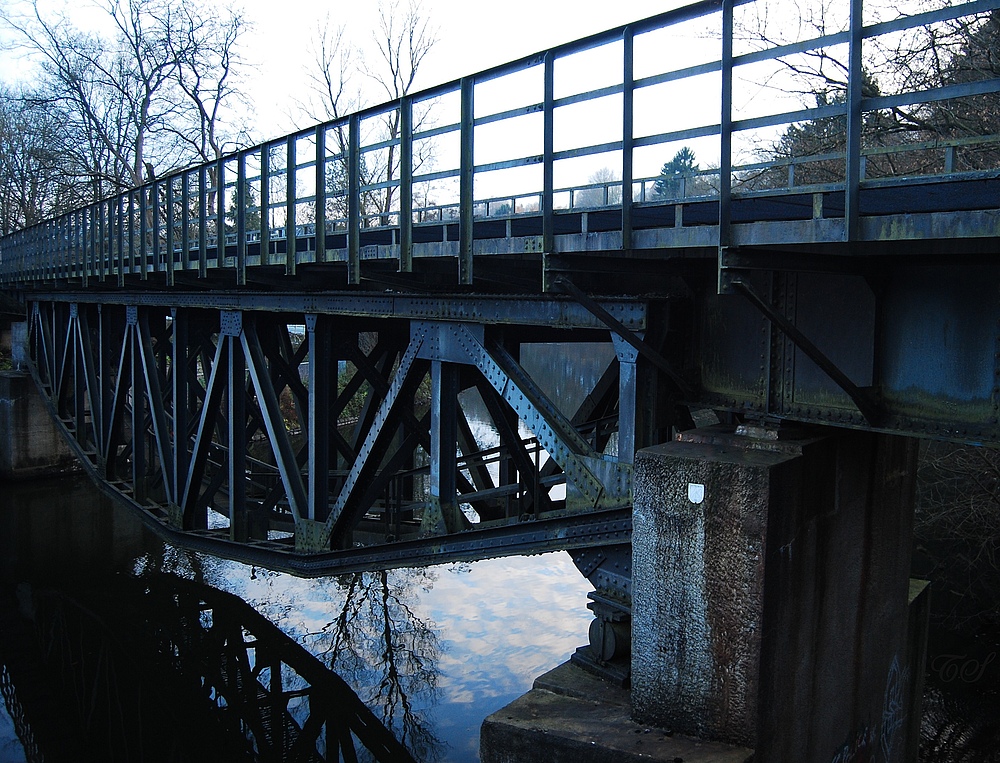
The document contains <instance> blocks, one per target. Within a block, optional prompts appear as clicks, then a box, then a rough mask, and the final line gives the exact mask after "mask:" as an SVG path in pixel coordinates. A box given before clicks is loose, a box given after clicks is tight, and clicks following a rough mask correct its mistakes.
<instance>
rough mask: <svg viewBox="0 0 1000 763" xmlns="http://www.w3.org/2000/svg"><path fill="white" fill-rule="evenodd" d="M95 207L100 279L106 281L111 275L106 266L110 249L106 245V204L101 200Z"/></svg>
mask: <svg viewBox="0 0 1000 763" xmlns="http://www.w3.org/2000/svg"><path fill="white" fill-rule="evenodd" d="M97 208H98V210H99V226H98V236H99V237H98V244H99V247H98V256H99V257H100V269H101V280H102V281H106V280H107V278H108V276H109V275H111V272H110V270H111V269H110V268H109V267H108V257H109V251H108V250H109V249H110V247H109V246H108V204H107V203H106V202H103V201H101V202H98V205H97Z"/></svg>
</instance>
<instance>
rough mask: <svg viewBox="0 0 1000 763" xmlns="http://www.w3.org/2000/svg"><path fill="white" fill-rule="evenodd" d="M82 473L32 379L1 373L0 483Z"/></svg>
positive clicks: (17, 372)
mask: <svg viewBox="0 0 1000 763" xmlns="http://www.w3.org/2000/svg"><path fill="white" fill-rule="evenodd" d="M76 469H79V464H78V462H77V460H76V457H75V456H74V455H73V452H72V451H71V450H70V448H69V446H68V445H67V444H66V440H65V439H64V438H63V436H62V433H61V432H60V431H59V428H58V427H57V426H56V423H55V422H54V421H53V420H52V418H51V417H50V416H49V412H48V409H47V408H46V407H45V404H44V403H43V402H42V398H41V396H40V395H39V394H38V389H37V388H36V387H35V382H34V381H33V380H32V378H31V376H30V375H29V374H27V373H25V372H19V371H3V372H0V480H9V479H30V478H33V477H39V476H41V475H44V474H52V473H54V472H65V471H73V470H76Z"/></svg>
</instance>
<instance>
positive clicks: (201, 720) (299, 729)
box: [0, 574, 413, 761]
mask: <svg viewBox="0 0 1000 763" xmlns="http://www.w3.org/2000/svg"><path fill="white" fill-rule="evenodd" d="M12 605H13V603H8V604H7V605H6V607H7V609H6V611H5V612H4V615H3V620H4V628H3V639H2V643H0V660H2V661H3V668H4V669H3V675H2V679H0V684H2V688H3V697H4V701H5V702H6V704H7V708H8V712H9V714H10V715H11V717H12V718H14V719H15V723H16V725H17V731H18V737H19V738H20V739H21V741H22V743H23V744H24V746H25V750H26V752H28V753H29V754H30V755H32V756H33V757H31V758H30V759H33V760H35V759H37V760H43V759H45V760H61V759H64V758H65V759H67V760H69V759H74V760H80V759H90V758H89V755H90V754H91V753H92V754H93V756H94V757H93V759H95V760H96V759H101V760H122V761H130V760H138V759H143V760H147V759H149V760H186V759H209V758H213V759H217V760H269V761H321V760H345V761H350V760H357V759H358V755H359V751H367V754H369V755H370V756H371V759H374V760H378V761H412V760H413V757H412V756H411V755H410V753H409V752H408V751H407V750H406V748H404V747H403V745H401V744H400V743H399V742H398V741H397V740H396V738H395V737H394V736H393V734H392V733H391V732H390V731H388V730H387V729H386V728H385V727H384V726H383V725H382V721H381V720H380V719H379V718H378V717H376V716H375V714H374V713H373V712H372V711H371V710H369V709H368V708H367V707H366V706H365V705H364V704H363V703H362V701H361V700H360V699H359V698H358V697H357V695H356V694H355V693H354V691H353V690H352V689H351V688H350V687H349V686H348V685H347V683H345V682H344V680H343V679H341V678H340V677H339V676H338V675H336V674H335V673H332V672H331V671H330V670H329V669H328V668H327V667H326V666H324V665H323V664H322V663H321V662H320V661H319V660H318V659H317V658H316V657H314V656H313V655H312V654H310V653H309V652H308V651H306V650H305V649H304V648H303V647H302V646H301V645H299V644H298V643H297V642H295V641H294V640H293V639H291V638H289V637H288V636H286V635H285V634H283V633H282V632H281V631H280V630H279V629H278V628H277V627H276V626H274V625H273V624H272V623H270V622H269V621H268V620H267V619H266V618H264V617H263V616H261V615H260V614H258V613H257V612H256V611H255V610H254V609H253V607H251V606H250V605H248V604H246V603H245V602H243V601H242V600H241V599H239V598H238V597H235V596H233V595H232V594H228V593H225V592H223V591H219V590H217V589H214V588H212V587H210V586H207V585H204V584H198V583H195V582H192V581H190V580H185V579H181V578H175V577H173V576H168V575H153V574H151V575H147V576H144V577H142V578H139V579H133V578H122V577H119V578H117V580H116V581H114V582H111V583H106V584H104V585H102V587H101V588H100V589H97V588H94V589H91V591H90V593H89V594H88V593H87V592H86V591H84V590H79V589H78V590H75V591H72V592H69V591H67V590H59V589H54V588H47V587H45V586H36V587H31V586H28V585H27V584H22V586H21V587H20V588H19V590H18V603H17V605H14V608H13V609H12V608H11V607H12ZM88 750H89V751H91V753H88V752H87V751H88ZM81 756H82V757H81Z"/></svg>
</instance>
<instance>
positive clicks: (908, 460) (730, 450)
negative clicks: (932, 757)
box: [631, 428, 922, 763]
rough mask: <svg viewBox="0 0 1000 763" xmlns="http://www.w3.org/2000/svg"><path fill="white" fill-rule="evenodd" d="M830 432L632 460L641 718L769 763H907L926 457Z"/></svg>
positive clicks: (880, 439) (686, 438) (901, 445)
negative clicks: (919, 497)
mask: <svg viewBox="0 0 1000 763" xmlns="http://www.w3.org/2000/svg"><path fill="white" fill-rule="evenodd" d="M820 432H821V433H820V434H816V433H815V432H811V431H800V432H798V433H797V434H795V435H793V436H791V437H789V436H788V433H787V432H785V431H782V432H778V431H765V430H744V432H743V433H736V432H733V431H729V430H727V429H724V428H713V429H708V430H695V431H693V432H689V433H685V434H684V435H683V436H682V437H680V439H679V440H678V441H676V442H672V443H669V444H666V445H661V446H657V447H654V448H650V449H647V450H644V451H641V452H640V453H639V454H638V455H637V457H636V461H635V482H634V493H635V508H634V516H633V540H632V546H633V564H632V570H633V607H632V615H633V625H632V628H633V630H632V697H631V698H632V704H633V712H634V718H635V720H637V721H639V722H641V723H648V724H653V725H657V726H663V727H669V728H672V729H674V730H675V731H677V732H679V733H684V734H690V735H692V736H695V737H699V738H703V739H708V740H716V741H722V742H728V743H731V744H739V745H745V746H747V747H752V748H754V749H755V751H756V757H755V761H756V762H757V763H772V762H777V761H792V760H795V761H842V760H856V759H859V757H858V756H864V759H868V758H867V755H868V754H869V753H871V754H872V755H874V754H875V751H876V750H877V751H878V755H879V757H878V759H879V760H886V761H903V760H906V756H907V748H908V747H912V745H911V740H910V739H909V738H908V737H909V736H910V735H911V734H912V730H913V729H915V725H914V724H912V723H911V721H912V719H913V714H914V713H919V708H918V707H913V704H914V701H915V697H914V695H915V694H917V693H916V692H914V691H913V689H914V682H915V681H916V680H918V678H919V676H920V675H921V674H922V666H921V665H916V664H911V663H916V662H917V661H919V659H920V657H919V649H917V650H914V649H913V648H912V646H910V645H911V644H912V643H915V642H919V634H913V633H911V632H910V631H911V630H912V629H913V628H918V627H919V624H918V625H914V626H909V625H908V622H909V617H910V608H909V599H910V596H909V593H910V587H909V564H910V538H911V523H912V506H913V494H914V475H915V463H916V446H915V441H913V440H910V439H907V438H901V437H892V436H886V435H877V434H870V433H862V432H832V433H831V432H830V431H829V430H820ZM918 623H919V621H918ZM917 696H919V695H917Z"/></svg>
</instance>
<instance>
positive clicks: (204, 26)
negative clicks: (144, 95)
mask: <svg viewBox="0 0 1000 763" xmlns="http://www.w3.org/2000/svg"><path fill="white" fill-rule="evenodd" d="M178 12H179V13H180V15H181V22H180V24H179V29H178V31H177V34H175V35H174V36H172V37H171V38H170V39H169V41H168V42H169V45H170V48H171V50H172V51H173V55H174V57H175V59H176V61H177V68H176V70H175V72H176V82H177V85H178V87H179V88H180V90H181V91H182V92H183V93H184V95H185V97H186V99H185V100H186V102H187V104H186V105H187V107H188V108H187V109H185V112H186V113H185V115H184V118H183V119H181V120H178V121H177V123H176V124H175V123H173V122H171V124H170V125H169V127H170V129H171V130H172V131H173V132H174V133H175V134H176V135H177V136H178V138H179V139H180V140H181V141H182V142H184V143H186V144H187V145H189V146H190V148H191V150H192V151H193V152H194V154H195V156H196V157H197V158H198V159H200V160H201V161H205V162H208V161H212V160H215V159H218V158H220V157H221V156H222V155H223V154H224V153H226V152H227V151H231V150H233V149H234V148H237V147H239V146H241V145H245V144H247V143H249V142H250V139H249V134H248V131H247V130H246V128H245V127H244V128H241V129H239V130H238V131H237V132H236V133H235V134H226V133H224V132H223V131H222V129H221V122H222V112H223V110H224V109H226V108H229V109H232V108H234V107H244V108H247V109H249V108H250V104H249V102H248V100H247V98H246V97H245V95H244V92H243V90H242V89H241V87H240V85H241V82H240V75H241V73H242V69H243V68H244V66H245V62H244V60H243V58H242V56H241V54H240V48H239V42H240V40H241V38H242V37H243V35H244V34H245V33H246V32H247V30H248V29H249V22H248V21H247V20H246V18H245V17H244V16H243V14H242V13H241V12H240V11H239V10H235V9H233V8H229V9H227V10H225V11H221V10H219V9H214V8H213V9H210V12H209V13H205V11H204V10H203V8H202V6H200V5H199V6H195V5H194V4H192V3H189V2H184V3H182V4H181V5H180V6H179V8H178Z"/></svg>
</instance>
